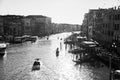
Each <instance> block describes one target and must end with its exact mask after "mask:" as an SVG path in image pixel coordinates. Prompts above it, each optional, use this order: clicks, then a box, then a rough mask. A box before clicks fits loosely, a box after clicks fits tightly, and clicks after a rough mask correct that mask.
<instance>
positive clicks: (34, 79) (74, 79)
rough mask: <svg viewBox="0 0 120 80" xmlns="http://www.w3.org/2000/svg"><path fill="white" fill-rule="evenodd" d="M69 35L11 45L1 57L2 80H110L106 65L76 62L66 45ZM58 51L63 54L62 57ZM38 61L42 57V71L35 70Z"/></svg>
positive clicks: (0, 72)
mask: <svg viewBox="0 0 120 80" xmlns="http://www.w3.org/2000/svg"><path fill="white" fill-rule="evenodd" d="M67 36H69V34H67V33H64V34H57V35H52V36H50V37H49V40H47V39H46V38H43V39H39V40H38V41H37V42H35V43H31V42H25V43H22V44H14V45H10V46H9V47H8V48H7V50H6V51H7V54H6V55H5V56H4V57H1V58H0V80H108V79H109V69H108V68H107V67H106V66H105V65H104V66H102V67H94V66H93V65H91V64H90V63H83V64H76V63H75V62H73V61H72V59H73V54H71V53H68V50H69V49H70V46H69V45H67V46H66V45H65V44H64V43H63V41H64V38H65V37H67ZM58 37H59V39H58ZM61 38H62V39H61ZM56 48H59V51H60V53H59V56H58V57H56V54H55V52H56ZM36 58H40V62H41V69H40V70H39V71H31V68H32V65H33V63H34V60H35V59H36ZM98 64H102V63H101V62H98Z"/></svg>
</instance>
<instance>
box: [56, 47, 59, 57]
mask: <svg viewBox="0 0 120 80" xmlns="http://www.w3.org/2000/svg"><path fill="white" fill-rule="evenodd" d="M58 56H59V48H57V49H56V57H58Z"/></svg>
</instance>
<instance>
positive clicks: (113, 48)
mask: <svg viewBox="0 0 120 80" xmlns="http://www.w3.org/2000/svg"><path fill="white" fill-rule="evenodd" d="M116 48H117V45H116V43H115V42H114V43H113V44H112V51H113V52H114V51H115V50H116ZM112 57H113V55H112V54H110V56H109V69H110V76H109V80H111V78H112V76H111V69H112Z"/></svg>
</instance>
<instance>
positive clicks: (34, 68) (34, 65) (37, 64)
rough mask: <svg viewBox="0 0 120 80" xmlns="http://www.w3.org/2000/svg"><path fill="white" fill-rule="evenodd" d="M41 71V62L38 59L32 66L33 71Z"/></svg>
mask: <svg viewBox="0 0 120 80" xmlns="http://www.w3.org/2000/svg"><path fill="white" fill-rule="evenodd" d="M36 70H40V61H39V59H36V60H35V62H34V63H33V66H32V71H36Z"/></svg>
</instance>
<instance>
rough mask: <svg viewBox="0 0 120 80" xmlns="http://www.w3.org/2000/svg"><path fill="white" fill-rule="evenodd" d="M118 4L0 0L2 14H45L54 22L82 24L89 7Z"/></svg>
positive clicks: (105, 1)
mask: <svg viewBox="0 0 120 80" xmlns="http://www.w3.org/2000/svg"><path fill="white" fill-rule="evenodd" d="M118 4H120V1H119V0H0V15H4V14H5V15H6V14H15V15H45V16H48V17H51V18H52V22H56V23H71V24H81V23H82V21H83V18H84V14H85V13H87V12H88V11H89V9H98V8H99V7H100V8H109V7H113V6H116V5H118Z"/></svg>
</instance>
